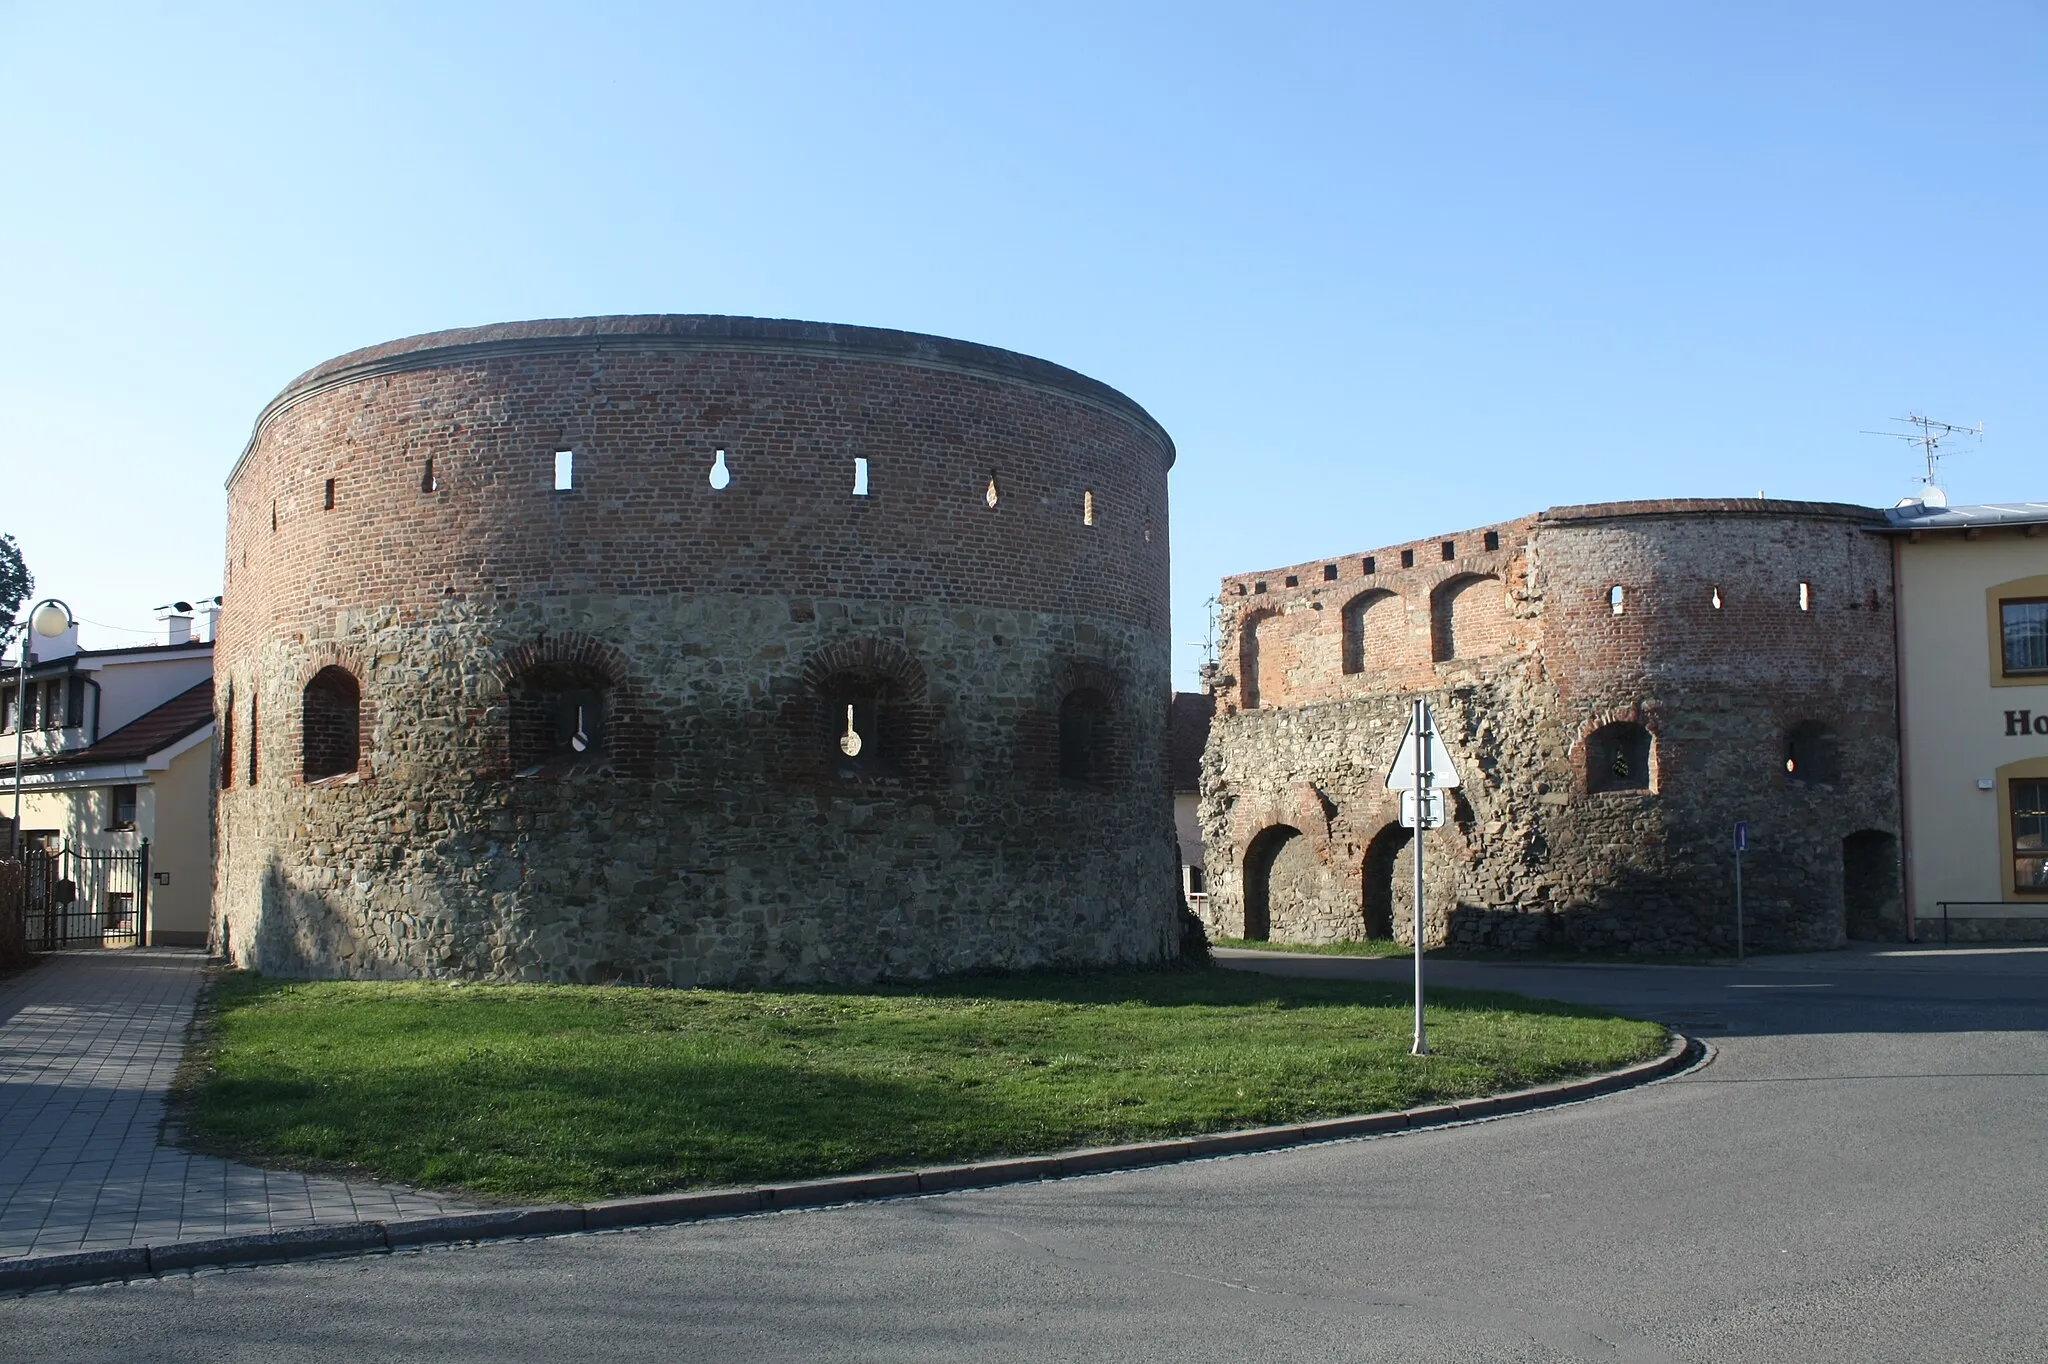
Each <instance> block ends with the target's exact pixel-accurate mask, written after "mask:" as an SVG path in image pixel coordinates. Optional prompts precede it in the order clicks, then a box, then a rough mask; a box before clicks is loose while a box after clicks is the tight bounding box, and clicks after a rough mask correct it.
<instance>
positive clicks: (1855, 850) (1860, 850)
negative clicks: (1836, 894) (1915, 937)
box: [1842, 829, 1905, 942]
mask: <svg viewBox="0 0 2048 1364" xmlns="http://www.w3.org/2000/svg"><path fill="white" fill-rule="evenodd" d="M1904 925H1905V916H1904V914H1902V913H1901V912H1900V887H1899V840H1898V839H1896V838H1894V837H1892V835H1890V834H1888V833H1884V832H1882V831H1880V830H1877V829H1863V830H1860V831H1858V832H1856V833H1853V834H1850V835H1849V836H1848V837H1847V838H1845V839H1843V840H1842V927H1843V930H1844V931H1845V932H1847V934H1848V935H1849V937H1850V938H1852V939H1855V940H1857V941H1859V942H1873V941H1880V940H1884V939H1889V938H1898V937H1901V936H1903V929H1904Z"/></svg>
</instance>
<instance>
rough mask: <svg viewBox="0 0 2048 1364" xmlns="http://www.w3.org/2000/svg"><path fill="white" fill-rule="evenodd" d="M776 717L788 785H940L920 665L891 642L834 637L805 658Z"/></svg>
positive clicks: (931, 712)
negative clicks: (797, 685)
mask: <svg viewBox="0 0 2048 1364" xmlns="http://www.w3.org/2000/svg"><path fill="white" fill-rule="evenodd" d="M800 675H801V677H802V680H803V690H802V693H801V694H800V695H798V696H796V697H793V698H791V699H790V700H789V701H787V702H785V703H784V705H783V707H782V711H781V714H780V716H779V723H780V728H781V731H782V743H783V759H782V767H783V773H784V777H785V779H786V780H789V781H792V782H796V783H799V784H805V785H813V784H822V785H824V786H826V787H830V788H833V789H842V790H844V789H857V788H861V787H866V786H875V785H880V786H902V787H906V788H911V789H930V788H932V787H934V786H936V785H938V784H939V782H940V777H941V775H942V772H943V763H942V762H941V760H940V753H939V714H938V710H937V708H936V707H934V706H933V705H932V703H931V695H930V685H929V683H928V681H927V679H926V676H925V670H924V665H923V664H921V663H919V662H918V661H917V660H916V659H915V658H913V657H911V654H910V651H909V650H908V649H906V648H904V647H903V645H901V644H899V643H897V642H896V641H895V640H892V639H880V638H874V637H864V638H860V639H842V640H834V641H833V642H831V643H829V644H826V645H824V646H822V647H820V648H818V649H817V650H815V651H814V652H812V653H811V655H810V656H809V657H807V658H806V659H804V662H803V667H802V669H801V674H800Z"/></svg>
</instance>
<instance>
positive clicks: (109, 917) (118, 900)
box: [100, 890, 135, 933]
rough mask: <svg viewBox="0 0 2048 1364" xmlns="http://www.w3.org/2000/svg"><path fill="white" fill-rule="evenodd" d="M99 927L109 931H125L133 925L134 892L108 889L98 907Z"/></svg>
mask: <svg viewBox="0 0 2048 1364" xmlns="http://www.w3.org/2000/svg"><path fill="white" fill-rule="evenodd" d="M100 916H101V917H100V924H101V927H102V928H103V929H104V930H105V931H106V932H109V933H126V932H129V931H130V930H132V929H133V928H134V927H135V892H134V891H130V890H110V891H108V892H107V897H106V899H105V901H104V902H103V903H102V904H101V907H100Z"/></svg>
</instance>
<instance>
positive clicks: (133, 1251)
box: [0, 1246, 149, 1293]
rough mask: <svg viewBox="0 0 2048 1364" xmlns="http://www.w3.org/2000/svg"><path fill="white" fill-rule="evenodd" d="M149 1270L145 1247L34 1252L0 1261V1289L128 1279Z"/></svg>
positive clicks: (13, 1290)
mask: <svg viewBox="0 0 2048 1364" xmlns="http://www.w3.org/2000/svg"><path fill="white" fill-rule="evenodd" d="M147 1273H149V1250H148V1248H147V1247H145V1246H129V1247H126V1248H124V1249H121V1250H87V1251H80V1252H77V1253H75V1254H71V1255H35V1256H30V1257H29V1258H28V1259H25V1260H15V1261H12V1262H0V1292H7V1293H25V1292H27V1291H29V1290H30V1289H35V1288H56V1287H59V1286H61V1285H64V1284H82V1283H104V1282H106V1281H108V1280H110V1279H132V1278H135V1277H136V1276H138V1275H143V1274H147Z"/></svg>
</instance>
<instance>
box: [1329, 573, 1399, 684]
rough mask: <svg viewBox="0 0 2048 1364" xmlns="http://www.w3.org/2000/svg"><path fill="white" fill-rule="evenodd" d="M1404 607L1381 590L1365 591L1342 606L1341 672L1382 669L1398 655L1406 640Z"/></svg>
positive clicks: (1383, 589)
mask: <svg viewBox="0 0 2048 1364" xmlns="http://www.w3.org/2000/svg"><path fill="white" fill-rule="evenodd" d="M1407 616H1408V604H1407V603H1406V602H1405V601H1403V600H1402V599H1401V596H1400V594H1398V593H1396V592H1392V591H1390V590H1388V589H1387V588H1384V587H1374V588H1369V589H1367V590H1366V591H1364V592H1361V593H1359V594H1358V595H1357V596H1355V597H1353V598H1352V599H1351V600H1350V601H1348V602H1345V603H1344V611H1343V630H1344V671H1345V672H1347V673H1362V672H1365V671H1366V670H1367V669H1368V668H1383V667H1386V666H1387V665H1388V664H1391V663H1392V662H1394V661H1395V659H1396V658H1397V657H1398V656H1399V650H1400V648H1401V646H1402V643H1403V641H1404V640H1405V639H1406V637H1407V630H1408V625H1407Z"/></svg>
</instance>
